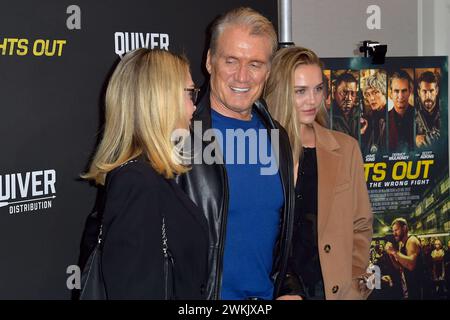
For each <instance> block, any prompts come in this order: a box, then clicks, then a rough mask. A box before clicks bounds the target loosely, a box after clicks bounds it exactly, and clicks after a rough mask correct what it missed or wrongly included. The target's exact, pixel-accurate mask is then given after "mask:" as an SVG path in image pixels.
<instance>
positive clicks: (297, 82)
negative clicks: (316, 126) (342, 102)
mask: <svg viewBox="0 0 450 320" xmlns="http://www.w3.org/2000/svg"><path fill="white" fill-rule="evenodd" d="M323 99H324V84H323V78H322V70H321V69H320V67H319V66H318V65H315V64H310V65H300V66H298V67H297V68H296V69H295V72H294V101H295V107H296V108H297V116H298V121H300V124H306V125H307V124H312V123H313V122H314V119H315V118H316V115H317V112H318V111H319V107H320V105H321V103H322V100H323Z"/></svg>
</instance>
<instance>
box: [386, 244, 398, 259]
mask: <svg viewBox="0 0 450 320" xmlns="http://www.w3.org/2000/svg"><path fill="white" fill-rule="evenodd" d="M384 250H386V252H387V253H388V254H389V255H390V256H394V255H395V253H396V252H397V251H396V250H395V249H394V246H393V245H392V243H391V242H386V245H385V246H384Z"/></svg>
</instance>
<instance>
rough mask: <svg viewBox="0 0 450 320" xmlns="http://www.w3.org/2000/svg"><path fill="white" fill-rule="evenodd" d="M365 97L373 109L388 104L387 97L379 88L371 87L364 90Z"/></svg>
mask: <svg viewBox="0 0 450 320" xmlns="http://www.w3.org/2000/svg"><path fill="white" fill-rule="evenodd" d="M364 98H365V99H366V100H367V102H368V103H369V105H370V109H372V110H373V111H376V110H380V109H381V108H383V107H384V106H385V105H386V97H385V96H384V95H383V94H382V93H381V91H380V90H378V89H377V88H373V87H369V88H367V89H366V90H365V91H364Z"/></svg>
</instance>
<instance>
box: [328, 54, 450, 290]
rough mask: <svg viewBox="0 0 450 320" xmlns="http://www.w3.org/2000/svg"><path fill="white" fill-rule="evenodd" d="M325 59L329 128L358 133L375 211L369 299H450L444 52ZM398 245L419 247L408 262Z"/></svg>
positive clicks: (354, 134) (403, 250)
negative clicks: (376, 274)
mask: <svg viewBox="0 0 450 320" xmlns="http://www.w3.org/2000/svg"><path fill="white" fill-rule="evenodd" d="M322 61H323V62H324V64H325V68H326V70H325V73H324V81H325V83H326V82H328V90H327V99H326V102H325V106H326V108H327V110H328V113H329V125H330V128H332V129H334V130H338V131H341V132H344V133H346V134H348V135H350V136H352V137H354V138H355V139H356V140H358V142H359V144H360V147H361V152H362V155H363V160H364V167H365V168H364V170H365V177H366V181H367V187H368V190H369V196H370V200H371V204H372V208H373V212H374V236H373V241H372V246H371V253H370V260H371V261H370V262H371V265H372V266H376V267H379V270H380V273H381V276H380V279H379V280H380V283H378V285H377V288H375V289H374V290H373V291H372V294H371V296H370V297H369V298H370V299H448V298H449V292H450V284H449V278H450V270H449V260H450V233H449V232H450V210H449V209H450V202H449V194H450V193H449V187H450V185H449V166H448V164H449V159H448V158H449V154H448V59H447V57H395V58H386V61H385V63H384V64H382V65H375V64H372V61H371V59H370V58H348V59H347V58H336V59H334V58H327V59H322ZM396 219H397V220H396ZM394 221H397V222H396V223H394V225H391V224H392V222H394ZM405 224H406V228H405V227H404V226H405ZM394 228H397V230H395V231H394ZM398 228H400V229H398ZM410 238H411V239H410ZM401 239H408V240H407V241H406V245H405V244H404V243H403V242H402V241H401ZM411 248H412V249H411ZM394 251H396V252H399V253H405V254H407V253H408V252H409V253H411V252H419V253H418V254H417V259H416V261H415V264H414V266H412V267H411V266H410V267H409V268H406V267H405V266H402V264H401V263H399V262H398V256H395V255H393V254H392V252H394ZM388 252H390V253H391V254H388ZM396 257H397V258H396ZM396 259H397V260H396ZM393 260H394V261H393ZM396 263H397V264H396ZM410 269H411V270H410Z"/></svg>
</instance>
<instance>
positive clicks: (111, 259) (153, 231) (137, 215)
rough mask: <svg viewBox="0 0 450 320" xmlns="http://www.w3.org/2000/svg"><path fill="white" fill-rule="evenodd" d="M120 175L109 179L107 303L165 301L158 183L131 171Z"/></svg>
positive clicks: (105, 220)
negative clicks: (111, 300)
mask: <svg viewBox="0 0 450 320" xmlns="http://www.w3.org/2000/svg"><path fill="white" fill-rule="evenodd" d="M119 170H120V171H119V172H117V173H116V174H115V175H114V176H113V177H112V178H111V180H110V185H109V188H108V192H107V195H106V205H105V211H104V217H103V230H104V246H103V254H102V271H103V276H104V280H105V286H106V291H107V295H108V299H163V298H164V293H163V287H164V285H163V255H162V240H161V225H162V220H161V219H162V218H161V215H160V212H159V210H158V202H159V201H157V198H158V194H157V190H156V189H157V186H156V182H155V181H156V180H155V181H154V177H151V176H150V177H148V176H147V174H146V173H147V172H141V171H140V170H137V169H136V168H133V167H131V166H130V167H128V166H127V167H124V168H122V169H119ZM155 175H156V174H155Z"/></svg>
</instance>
